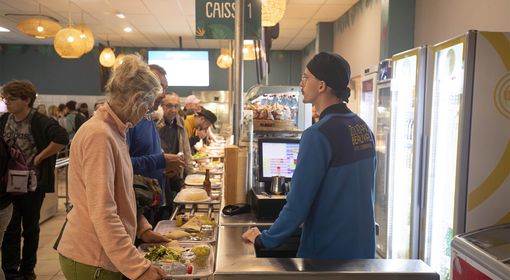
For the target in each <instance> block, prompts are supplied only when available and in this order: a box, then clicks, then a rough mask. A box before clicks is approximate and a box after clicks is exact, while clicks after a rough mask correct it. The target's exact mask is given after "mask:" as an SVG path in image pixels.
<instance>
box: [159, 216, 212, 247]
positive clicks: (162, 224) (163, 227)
mask: <svg viewBox="0 0 510 280" xmlns="http://www.w3.org/2000/svg"><path fill="white" fill-rule="evenodd" d="M177 229H181V228H180V227H178V226H177V225H176V224H175V220H173V221H170V220H163V221H159V222H158V224H157V225H156V227H155V228H154V231H155V232H157V233H159V234H161V235H163V236H165V235H166V234H167V233H168V232H169V231H173V230H177ZM181 230H183V229H181ZM217 236H218V226H213V232H212V236H211V237H210V238H204V239H202V240H191V239H189V238H184V239H179V240H178V241H179V242H188V243H193V244H196V243H204V242H207V243H212V242H216V237H217Z"/></svg>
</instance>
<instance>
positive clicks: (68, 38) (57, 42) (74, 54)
mask: <svg viewBox="0 0 510 280" xmlns="http://www.w3.org/2000/svg"><path fill="white" fill-rule="evenodd" d="M70 5H71V2H69V9H68V10H69V12H68V15H69V18H68V27H67V28H62V29H60V30H59V31H58V32H57V34H56V35H55V39H54V41H53V48H55V51H56V52H57V53H58V55H60V57H62V58H79V57H81V56H82V55H83V54H84V53H85V43H84V42H83V40H82V39H81V38H80V35H81V32H80V31H79V30H78V29H76V28H73V27H72V25H71V7H70Z"/></svg>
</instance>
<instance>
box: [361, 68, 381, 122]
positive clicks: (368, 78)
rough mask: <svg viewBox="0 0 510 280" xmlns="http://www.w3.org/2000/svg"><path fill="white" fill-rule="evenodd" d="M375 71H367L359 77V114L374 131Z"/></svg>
mask: <svg viewBox="0 0 510 280" xmlns="http://www.w3.org/2000/svg"><path fill="white" fill-rule="evenodd" d="M376 83H377V72H372V73H369V74H367V75H365V76H363V77H362V78H361V101H360V104H359V116H360V117H361V118H362V119H363V120H364V121H365V122H366V123H367V125H368V127H370V129H371V130H372V131H375V105H376V104H377V103H376V102H377V101H376V98H377V96H376Z"/></svg>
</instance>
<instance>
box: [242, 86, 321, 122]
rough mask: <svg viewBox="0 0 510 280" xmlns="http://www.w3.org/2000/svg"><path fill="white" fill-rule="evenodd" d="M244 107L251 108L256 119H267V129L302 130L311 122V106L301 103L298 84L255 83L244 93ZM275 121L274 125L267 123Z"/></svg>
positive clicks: (301, 98)
mask: <svg viewBox="0 0 510 280" xmlns="http://www.w3.org/2000/svg"><path fill="white" fill-rule="evenodd" d="M244 100H245V109H249V110H253V111H254V116H253V119H254V121H255V126H254V128H255V130H257V129H258V128H259V127H258V126H257V121H267V123H268V125H267V126H266V128H274V129H267V130H274V131H282V130H290V131H292V130H295V129H299V130H304V129H306V128H307V127H309V126H310V125H311V123H312V106H311V104H304V103H303V95H302V93H301V87H299V86H264V85H255V86H253V87H251V88H250V89H249V90H248V91H247V92H246V94H245V98H244ZM271 121H275V122H274V123H275V125H273V126H270V125H269V123H270V122H271Z"/></svg>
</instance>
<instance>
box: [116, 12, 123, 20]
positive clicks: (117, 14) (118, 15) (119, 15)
mask: <svg viewBox="0 0 510 280" xmlns="http://www.w3.org/2000/svg"><path fill="white" fill-rule="evenodd" d="M115 15H116V16H117V17H118V18H122V19H125V18H126V16H125V15H124V14H123V13H116V14H115Z"/></svg>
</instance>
